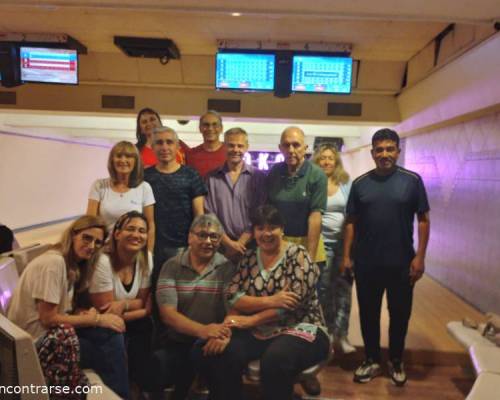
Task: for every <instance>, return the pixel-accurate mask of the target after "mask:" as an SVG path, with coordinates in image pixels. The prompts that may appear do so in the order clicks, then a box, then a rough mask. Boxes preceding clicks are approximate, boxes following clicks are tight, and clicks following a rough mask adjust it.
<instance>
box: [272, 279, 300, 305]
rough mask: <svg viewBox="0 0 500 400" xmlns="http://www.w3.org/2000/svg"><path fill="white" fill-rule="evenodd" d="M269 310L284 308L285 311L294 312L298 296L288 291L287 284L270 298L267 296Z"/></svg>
mask: <svg viewBox="0 0 500 400" xmlns="http://www.w3.org/2000/svg"><path fill="white" fill-rule="evenodd" d="M269 300H270V301H271V305H272V307H271V308H284V309H285V310H295V309H296V308H297V307H298V306H299V304H300V296H299V295H298V294H297V293H294V292H290V291H289V290H288V284H286V286H285V287H284V288H283V290H281V291H279V292H278V293H276V294H273V295H272V296H269Z"/></svg>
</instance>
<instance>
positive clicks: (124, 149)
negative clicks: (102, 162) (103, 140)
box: [108, 140, 144, 188]
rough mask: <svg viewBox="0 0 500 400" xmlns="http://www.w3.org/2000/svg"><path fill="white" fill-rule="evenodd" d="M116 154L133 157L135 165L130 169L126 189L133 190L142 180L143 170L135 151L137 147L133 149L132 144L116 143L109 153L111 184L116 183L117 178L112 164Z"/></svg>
mask: <svg viewBox="0 0 500 400" xmlns="http://www.w3.org/2000/svg"><path fill="white" fill-rule="evenodd" d="M117 154H126V155H131V156H132V157H134V160H135V163H134V168H133V169H132V172H131V173H130V176H129V179H128V187H129V188H135V187H137V186H139V185H140V184H141V183H142V181H143V180H144V168H143V166H142V160H141V157H140V156H139V151H138V150H137V147H135V145H134V144H132V143H130V142H127V141H125V140H123V141H121V142H118V143H116V144H115V145H114V146H113V148H112V149H111V151H110V152H109V157H108V172H109V176H110V177H111V180H112V181H113V183H116V182H117V181H118V176H117V173H116V170H115V164H114V163H113V157H114V156H116V155H117Z"/></svg>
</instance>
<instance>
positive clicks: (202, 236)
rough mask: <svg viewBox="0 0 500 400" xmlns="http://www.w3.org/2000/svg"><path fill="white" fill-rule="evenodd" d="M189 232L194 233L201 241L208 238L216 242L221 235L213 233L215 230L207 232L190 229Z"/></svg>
mask: <svg viewBox="0 0 500 400" xmlns="http://www.w3.org/2000/svg"><path fill="white" fill-rule="evenodd" d="M191 233H192V234H193V235H196V237H197V238H198V239H200V240H201V241H203V242H204V241H206V240H207V239H210V241H211V242H217V241H218V240H219V239H220V238H221V235H219V234H218V233H215V232H211V233H208V232H204V231H201V232H193V231H191Z"/></svg>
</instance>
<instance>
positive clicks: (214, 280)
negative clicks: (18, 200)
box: [153, 214, 234, 400]
mask: <svg viewBox="0 0 500 400" xmlns="http://www.w3.org/2000/svg"><path fill="white" fill-rule="evenodd" d="M223 232H224V231H223V229H222V226H221V224H220V222H219V221H218V220H217V217H216V216H215V215H213V214H205V215H200V216H197V217H196V218H195V219H194V221H193V223H192V225H191V228H190V231H189V238H188V241H189V248H188V249H187V250H185V251H184V252H183V253H180V254H178V255H177V256H176V257H174V258H171V259H170V260H169V261H167V262H166V263H165V264H164V265H163V267H162V268H161V273H160V277H159V280H158V287H157V290H156V299H157V303H158V307H159V312H160V318H161V321H162V323H163V324H164V325H165V328H166V331H165V335H164V337H163V338H162V339H163V340H162V351H157V352H155V354H154V356H153V368H154V369H153V371H161V374H165V375H164V376H161V377H159V378H160V381H161V382H157V384H156V386H157V388H158V389H159V388H160V387H162V386H164V385H165V384H174V385H175V391H174V396H173V398H174V399H175V400H181V399H185V398H186V395H187V394H188V391H189V388H190V386H191V384H192V382H193V378H194V372H193V367H192V364H191V361H190V353H191V349H192V347H193V345H194V344H195V342H196V341H197V340H209V339H225V338H228V337H229V336H230V335H231V330H230V328H228V327H227V326H225V325H224V324H223V321H224V317H225V314H226V308H225V303H224V287H225V286H226V285H227V284H228V283H229V282H230V280H231V278H232V275H233V273H234V267H233V265H232V264H231V263H230V262H229V261H228V260H227V259H226V258H225V257H224V256H222V255H221V254H218V253H217V249H218V247H219V245H220V241H221V237H222V234H223Z"/></svg>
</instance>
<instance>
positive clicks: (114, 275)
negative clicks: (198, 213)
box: [89, 211, 153, 388]
mask: <svg viewBox="0 0 500 400" xmlns="http://www.w3.org/2000/svg"><path fill="white" fill-rule="evenodd" d="M147 234H148V221H147V219H146V217H145V216H144V215H143V214H141V213H139V212H137V211H129V212H128V213H126V214H124V215H122V216H121V217H120V218H119V219H118V221H117V222H116V224H115V228H114V230H113V234H112V236H111V241H110V246H109V249H107V250H106V251H105V253H103V254H101V256H100V257H99V260H98V262H97V267H96V271H95V273H94V276H93V278H92V282H91V284H90V289H89V292H90V301H91V302H92V305H93V306H94V307H95V308H97V309H98V310H101V311H105V312H106V313H111V314H115V315H118V316H119V317H121V318H123V319H124V320H125V323H126V328H127V333H126V334H125V339H126V343H127V353H128V365H129V376H130V378H131V380H133V381H134V382H136V383H137V384H138V385H139V386H140V387H142V388H144V385H145V379H146V378H147V374H146V370H147V365H146V364H147V359H148V357H149V354H150V339H151V334H152V324H151V320H150V319H149V315H150V312H151V299H150V291H149V287H150V275H151V268H152V264H153V262H152V257H151V253H148V251H147V248H146V242H147Z"/></svg>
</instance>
